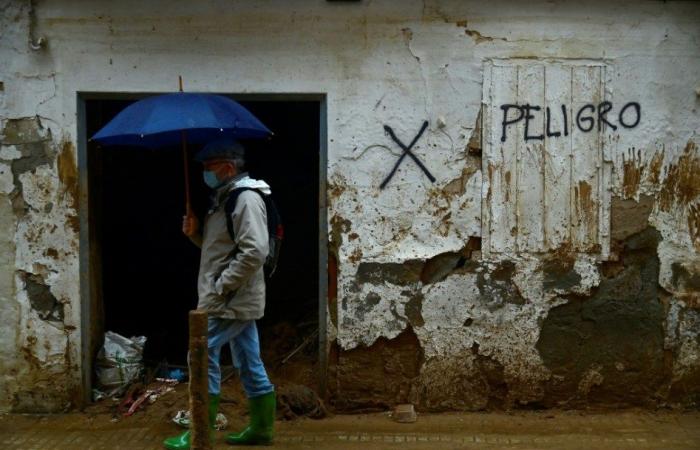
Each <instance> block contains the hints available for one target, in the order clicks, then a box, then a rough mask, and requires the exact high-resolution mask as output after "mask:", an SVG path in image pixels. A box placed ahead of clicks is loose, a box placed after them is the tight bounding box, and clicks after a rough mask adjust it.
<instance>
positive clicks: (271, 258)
mask: <svg viewBox="0 0 700 450" xmlns="http://www.w3.org/2000/svg"><path fill="white" fill-rule="evenodd" d="M243 191H254V192H257V193H258V194H259V195H260V196H261V197H262V199H263V202H265V209H266V210H267V234H268V236H269V237H270V241H269V244H270V253H268V254H267V258H266V259H265V263H264V264H263V269H264V271H265V275H266V276H267V277H271V276H272V275H273V274H274V273H275V269H277V261H278V260H279V257H280V248H281V247H282V239H284V226H283V225H282V217H281V216H280V214H279V211H278V210H277V206H276V205H275V202H274V201H273V200H272V196H271V195H267V194H263V193H262V192H261V191H260V190H259V189H255V188H245V187H244V188H237V189H233V190H232V191H231V192H230V193H229V196H228V199H227V200H226V205H225V206H224V211H225V212H226V228H227V229H228V234H229V235H230V236H231V240H234V241H235V239H234V233H233V221H232V220H231V214H233V210H234V209H235V208H236V201H238V196H239V195H241V192H243Z"/></svg>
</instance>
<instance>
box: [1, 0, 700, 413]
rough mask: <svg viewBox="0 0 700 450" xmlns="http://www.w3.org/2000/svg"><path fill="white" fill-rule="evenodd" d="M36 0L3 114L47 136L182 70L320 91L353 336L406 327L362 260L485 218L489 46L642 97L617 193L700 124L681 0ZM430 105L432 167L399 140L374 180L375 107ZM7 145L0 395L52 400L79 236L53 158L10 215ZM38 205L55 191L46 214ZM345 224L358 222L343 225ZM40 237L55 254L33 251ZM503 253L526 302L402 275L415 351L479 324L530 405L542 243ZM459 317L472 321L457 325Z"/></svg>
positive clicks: (677, 213) (16, 22)
mask: <svg viewBox="0 0 700 450" xmlns="http://www.w3.org/2000/svg"><path fill="white" fill-rule="evenodd" d="M38 3H39V4H38V6H37V9H36V27H35V28H34V29H33V30H31V31H30V19H29V16H30V15H29V11H28V6H27V4H26V2H13V1H6V2H4V6H3V7H1V8H0V12H2V17H1V18H0V81H2V82H3V85H4V90H2V91H0V117H1V118H2V121H3V123H2V127H0V128H3V127H4V126H5V124H6V123H7V122H6V121H7V120H10V119H17V118H25V117H39V119H40V121H41V124H42V126H43V127H44V132H45V133H50V139H51V142H52V145H53V146H54V147H55V150H56V152H60V151H61V149H62V148H64V147H65V146H64V143H65V142H68V143H72V144H73V145H74V146H75V145H76V143H77V139H78V136H77V127H78V125H77V123H76V105H77V102H76V98H77V93H78V92H160V91H173V90H175V89H176V88H177V76H178V75H182V77H183V79H184V80H185V89H186V90H188V91H202V92H230V93H247V92H251V93H253V92H254V93H309V92H314V93H318V92H322V93H326V94H327V96H328V97H327V98H328V104H327V108H328V109H327V112H328V151H329V155H328V156H329V167H328V173H329V183H330V187H331V188H332V189H333V190H335V191H337V192H340V194H339V195H331V198H330V210H329V218H333V217H336V220H337V219H338V218H342V219H347V220H350V221H351V225H350V227H349V228H347V229H344V230H343V231H342V238H343V245H342V246H341V247H340V249H339V255H338V256H339V261H340V267H339V283H338V285H339V292H338V295H339V302H338V304H339V310H338V323H339V324H340V326H339V328H338V329H337V330H333V333H334V334H335V333H337V338H338V343H339V344H340V346H341V348H343V349H351V348H354V347H356V346H358V345H370V344H372V343H373V342H374V341H375V340H376V339H377V338H378V337H380V336H384V337H387V338H392V337H395V336H396V335H398V334H399V333H400V332H401V331H402V330H403V329H405V328H406V327H407V326H408V325H407V324H408V321H407V320H406V318H405V317H404V309H403V308H404V304H405V302H406V297H405V296H402V295H401V294H400V291H401V290H402V288H400V287H397V286H394V285H392V284H391V283H381V284H376V285H370V284H368V283H366V284H364V285H363V286H362V287H361V292H360V293H359V294H356V293H353V292H352V289H351V288H352V284H353V282H354V281H353V280H354V278H355V273H356V271H357V267H358V264H359V263H360V262H402V261H405V260H409V259H424V258H430V257H432V256H434V255H436V254H439V253H443V252H448V251H458V250H459V249H461V248H462V247H463V246H464V244H465V242H466V240H467V239H468V237H469V236H477V237H481V236H482V226H481V225H482V224H481V220H482V208H483V207H484V204H483V202H482V198H483V197H485V195H486V190H487V189H488V183H485V181H487V180H488V179H489V178H487V177H485V176H484V175H483V174H482V171H481V167H480V165H476V166H474V167H472V166H473V163H472V162H469V161H470V160H469V158H468V157H467V152H466V150H465V147H466V145H467V142H468V141H469V139H470V137H471V135H472V133H473V132H474V131H475V130H474V127H475V123H476V119H477V114H478V112H479V110H480V109H481V107H482V101H484V102H487V104H486V106H488V102H489V99H488V98H483V97H482V92H483V85H482V82H483V79H484V72H483V68H484V66H485V64H487V61H489V60H496V59H497V60H509V59H518V60H523V59H527V60H538V61H539V60H542V61H545V60H571V59H580V60H587V61H596V62H600V63H601V64H605V67H606V68H607V69H606V70H607V72H606V74H607V75H606V76H607V78H606V82H605V90H606V92H609V93H610V95H612V96H613V98H614V99H615V101H617V99H623V100H627V101H638V102H639V103H640V105H641V107H642V110H643V114H644V115H643V120H642V123H641V124H640V126H639V127H638V128H635V129H633V130H626V132H625V133H620V134H619V135H618V137H617V138H616V139H615V143H614V146H611V147H610V149H609V151H610V154H609V161H610V164H611V167H610V169H611V171H610V174H611V179H610V181H609V182H610V185H609V188H610V191H611V193H612V195H616V194H620V193H621V192H622V190H623V172H624V171H623V168H624V161H625V160H629V157H628V154H629V151H630V150H629V149H630V148H632V147H634V148H635V149H637V150H638V151H639V152H640V153H639V157H638V159H639V161H638V164H637V166H638V167H641V166H644V164H647V165H648V162H649V161H650V160H651V158H652V157H653V155H654V154H655V153H656V152H658V151H660V149H663V156H662V158H663V166H664V167H666V166H668V165H669V164H672V163H673V162H675V161H676V160H677V159H678V157H679V155H681V154H682V151H683V149H684V148H685V147H686V144H687V143H688V142H689V141H693V142H697V140H698V136H697V133H698V128H699V124H700V112H698V106H700V100H699V97H698V89H700V75H698V74H700V47H699V42H700V27H698V26H697V24H698V23H700V8H699V7H698V5H697V4H695V3H693V2H660V1H600V2H597V1H591V2H567V1H546V2H545V1H540V2H518V1H493V2H478V1H458V0H441V1H437V0H424V1H418V0H401V1H399V0H393V1H381V2H380V1H362V2H358V3H354V2H349V3H342V2H339V3H328V2H325V1H322V0H304V1H295V2H289V1H284V0H265V1H256V2H250V1H243V0H228V1H223V0H219V1H206V2H185V1H167V2H166V1H162V2H155V1H153V2H143V1H131V0H126V1H119V2H106V1H105V2H100V1H87V0H84V1H78V0H73V1H71V0H62V1H52V2H38ZM30 34H33V37H34V38H35V39H36V38H38V37H39V36H42V37H45V39H46V46H45V48H43V49H40V50H36V51H35V50H32V49H30V46H29V39H30ZM424 120H427V121H428V122H429V128H428V130H427V131H426V133H425V134H424V135H423V137H422V138H421V140H420V141H419V142H418V143H417V144H416V146H415V147H414V151H415V154H416V155H417V156H418V157H419V158H420V159H421V160H422V161H424V163H425V165H426V166H427V168H428V169H429V170H430V172H431V173H432V174H434V175H435V177H436V179H437V180H436V182H435V183H434V184H433V183H430V182H429V180H428V179H427V177H426V176H425V175H424V174H423V173H422V172H421V171H420V169H419V168H418V167H417V166H416V164H414V163H413V162H412V161H410V160H409V159H408V158H407V159H406V160H405V161H404V162H403V164H402V165H401V167H400V169H399V171H398V173H397V174H396V176H395V177H394V178H393V180H392V181H391V182H390V183H389V185H388V186H387V188H386V189H384V190H380V189H379V185H380V183H381V182H382V181H383V179H384V177H385V176H386V175H387V174H388V173H389V171H390V170H391V167H392V166H393V165H394V163H395V161H396V159H397V155H398V154H399V149H398V148H397V147H396V145H395V144H394V143H393V142H392V141H391V139H390V138H389V137H388V136H387V135H385V132H384V130H383V128H382V127H383V125H389V126H391V127H392V128H393V129H394V130H395V132H396V134H397V136H398V137H399V138H400V139H401V140H402V141H403V142H405V143H408V142H410V140H411V139H412V138H413V136H414V135H415V134H416V133H417V131H418V129H419V128H420V126H421V123H422V122H423V121H424ZM440 123H444V127H441V126H440ZM486 132H487V133H489V132H490V130H486ZM53 157H54V158H56V156H55V155H54V156H53ZM12 159H13V156H12V148H10V147H9V146H3V147H2V153H0V210H1V211H2V214H0V224H1V225H0V246H2V256H0V264H1V267H2V271H1V273H0V302H1V303H0V311H2V315H1V317H2V319H1V320H2V327H1V331H0V356H1V357H2V360H3V365H2V367H0V410H7V409H11V408H12V407H13V402H15V400H13V399H16V396H17V395H22V392H26V391H29V390H31V391H34V392H35V398H36V401H37V403H39V402H41V401H46V402H48V403H47V404H50V406H51V408H53V409H57V408H60V407H61V406H62V403H64V402H65V401H67V400H68V399H69V398H70V396H71V394H70V392H71V389H73V388H74V387H75V386H78V385H79V383H80V381H79V380H80V367H79V364H78V363H77V362H78V361H80V298H79V268H78V248H79V247H78V245H79V243H78V238H77V235H76V234H75V233H74V232H73V231H72V229H71V228H70V227H68V226H66V223H67V218H69V217H74V216H75V215H76V211H75V210H74V209H73V208H72V207H71V204H70V201H69V199H68V198H67V197H66V195H65V192H63V190H62V187H61V185H60V182H59V179H58V176H57V167H56V164H55V163H50V164H45V165H42V166H40V167H38V168H36V170H34V171H33V172H31V173H25V174H23V175H22V176H21V177H20V182H21V184H22V187H23V194H22V195H23V197H24V201H25V202H26V203H27V204H28V205H29V210H28V213H27V214H26V215H24V216H22V217H17V216H15V215H14V213H11V211H12V209H11V206H10V195H11V194H12V191H13V190H14V186H13V185H12V183H10V181H8V180H9V178H8V177H9V175H8V170H9V169H8V167H9V164H10V162H11V160H12ZM465 168H467V169H470V170H467V175H468V176H465V179H464V182H463V183H462V184H463V192H462V190H461V189H458V190H457V193H456V194H455V193H452V194H449V195H448V194H445V193H444V191H443V188H445V187H446V186H448V185H450V182H453V181H454V180H458V179H459V178H460V177H461V176H462V174H463V171H464V170H465ZM472 169H473V170H472ZM663 173H664V172H663V170H662V174H663ZM661 178H662V180H663V175H662V177H661ZM662 180H653V179H651V180H650V179H649V177H647V178H643V179H642V182H641V183H640V185H639V188H638V189H634V192H632V197H636V196H637V195H639V193H650V194H655V193H656V192H658V191H659V189H661V183H662ZM459 183H460V182H459V181H458V184H459ZM451 186H454V184H452V185H451ZM606 188H607V186H606ZM47 202H51V203H52V204H53V208H52V209H51V212H50V213H48V214H46V213H44V212H43V211H44V207H45V206H46V204H47ZM695 211H697V210H695ZM689 214H691V215H692V214H697V212H695V213H693V210H692V208H690V207H688V206H687V205H685V204H679V203H677V202H676V203H673V205H672V206H671V207H670V208H667V210H661V209H660V208H656V209H655V211H654V213H653V214H652V217H651V219H650V220H651V221H652V223H653V224H654V225H655V226H656V227H657V228H658V229H659V231H660V232H661V233H662V235H663V238H664V240H663V243H662V245H661V246H660V249H659V255H660V258H661V264H662V274H661V283H662V285H663V286H664V287H665V288H666V289H667V290H668V291H669V292H670V293H671V294H672V300H671V302H673V304H674V308H675V309H674V310H673V311H676V312H677V311H680V310H684V309H685V303H683V302H684V300H683V299H684V298H685V299H686V300H685V301H688V298H689V297H688V295H690V298H691V301H692V299H693V298H695V297H694V295H695V294H696V293H694V292H691V293H688V292H681V291H682V288H681V287H679V286H675V285H674V284H673V282H672V281H671V278H672V277H671V275H670V270H671V269H670V267H671V265H672V263H673V262H675V261H684V262H688V263H689V264H691V265H692V264H695V265H696V266H697V265H700V260H699V259H698V256H697V251H698V249H700V241H699V239H700V238H699V237H698V234H697V231H695V232H694V234H693V230H690V231H689V226H688V223H689V220H688V215H689ZM353 233H356V234H357V238H356V239H350V238H349V236H350V235H351V234H353ZM47 248H53V249H56V250H57V251H58V252H59V254H60V255H61V257H60V258H51V257H48V256H45V250H46V249H47ZM473 256H474V258H478V255H473ZM502 258H510V259H512V260H514V261H516V262H517V273H516V276H515V278H516V279H515V281H516V284H517V286H518V288H519V290H520V292H521V293H522V295H523V297H525V298H526V299H527V304H526V305H523V306H517V305H510V304H508V305H506V306H504V307H502V308H496V309H494V308H486V307H484V305H483V302H482V301H481V300H479V298H478V297H479V292H478V290H477V289H476V287H475V278H474V277H475V275H473V274H471V275H459V274H457V275H451V276H449V277H447V278H446V279H445V280H444V281H441V282H439V283H436V284H433V285H429V286H419V285H416V286H414V289H416V290H418V291H422V292H423V294H424V297H425V301H424V303H423V306H422V315H423V318H424V320H425V324H424V325H423V326H421V327H415V332H416V334H417V335H418V337H419V339H420V342H421V345H423V347H424V349H425V352H426V356H427V357H449V355H451V354H455V353H458V352H460V351H463V349H465V348H469V347H471V346H472V344H473V343H474V342H478V343H479V344H480V346H481V347H480V351H481V352H483V353H484V354H485V355H488V356H491V357H492V358H495V359H496V360H498V361H499V362H500V363H501V364H503V366H504V367H505V373H506V378H507V379H508V380H513V382H514V385H520V386H522V392H520V393H519V394H514V395H516V396H519V398H521V399H522V400H524V401H527V400H529V399H533V398H537V396H538V395H539V394H538V391H537V389H536V388H532V389H531V388H530V387H528V386H536V385H537V383H538V382H539V381H540V380H542V379H545V378H546V377H547V376H548V373H547V370H546V368H545V367H544V366H543V365H542V361H541V359H540V357H539V355H538V353H537V350H536V349H535V343H536V341H537V339H538V336H539V322H540V321H541V319H542V318H543V317H545V316H546V315H547V312H548V310H549V309H550V308H552V307H553V306H554V305H557V304H560V303H562V302H563V300H561V299H560V298H558V297H557V295H556V293H546V292H544V290H543V288H542V275H541V273H540V272H539V266H538V264H539V262H538V261H539V260H538V257H537V255H532V254H528V253H520V254H515V253H514V252H512V251H506V252H505V253H504V254H499V255H498V256H497V257H496V260H497V259H502ZM489 264H490V262H489V261H482V265H483V267H484V269H482V270H485V271H486V272H488V270H489V269H488V267H489ZM18 270H22V271H26V272H29V273H36V274H40V275H41V276H42V277H44V279H45V280H46V282H47V284H48V285H49V286H50V287H51V291H52V293H53V294H54V295H55V296H56V297H57V298H58V299H59V300H60V301H62V302H64V303H65V305H66V315H65V326H64V327H57V326H55V325H50V324H48V323H47V322H46V321H44V320H42V319H40V318H39V317H38V316H37V315H36V313H35V312H34V311H33V310H32V309H31V308H30V306H29V304H28V302H27V298H26V292H25V290H24V285H23V282H22V280H21V279H20V278H19V277H18V276H17V275H15V276H10V275H11V274H16V273H17V272H16V271H18ZM576 270H577V271H578V272H579V273H580V274H581V276H582V282H581V286H579V287H578V288H577V289H579V290H581V291H586V290H588V289H590V287H592V286H594V285H596V284H597V283H598V282H599V281H598V280H599V275H598V269H597V268H596V267H595V263H594V261H593V262H592V261H591V257H589V256H587V255H582V256H580V257H579V261H578V262H577V265H576ZM487 278H488V275H487ZM370 290H371V291H372V292H375V293H378V294H379V295H380V297H381V302H380V303H379V304H378V305H376V306H375V307H374V308H373V309H372V310H371V311H370V312H369V313H367V314H366V315H365V316H364V319H363V320H359V319H358V316H357V314H356V309H357V308H358V307H359V306H360V305H361V299H363V298H364V295H363V294H365V295H366V293H367V292H369V291H370ZM342 298H345V302H343V303H344V304H345V305H346V309H343V307H342V306H341V302H340V299H342ZM467 316H468V317H472V318H474V319H475V325H474V326H472V327H469V328H464V327H462V326H461V323H462V322H463V321H464V318H465V317H467ZM477 319H479V320H477ZM684 323H686V324H687V323H689V322H687V321H686V322H684ZM438 327H439V329H438ZM674 332H675V331H674ZM684 333H685V336H686V338H684V339H680V338H678V339H675V340H674V339H671V341H670V343H669V345H670V346H683V351H682V354H683V355H685V356H683V358H685V359H683V360H682V361H681V362H679V363H678V370H679V371H682V370H686V369H687V368H688V367H690V368H693V367H697V365H698V364H700V363H698V360H697V358H698V344H697V340H693V339H691V338H687V336H688V335H690V336H695V335H697V333H698V330H697V328H693V327H692V326H686V328H684ZM688 333H690V334H688ZM22 349H25V350H22ZM27 354H29V355H31V356H27ZM426 370H427V369H426ZM516 380H520V383H516V382H515V381H516ZM528 389H531V391H528ZM36 407H37V408H38V409H41V408H42V405H40V404H37V405H36Z"/></svg>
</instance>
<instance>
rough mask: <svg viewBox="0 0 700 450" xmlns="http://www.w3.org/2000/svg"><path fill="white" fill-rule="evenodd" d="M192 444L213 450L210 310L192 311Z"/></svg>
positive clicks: (195, 447)
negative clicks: (211, 431) (210, 390)
mask: <svg viewBox="0 0 700 450" xmlns="http://www.w3.org/2000/svg"><path fill="white" fill-rule="evenodd" d="M189 359H190V361H189V366H190V411H191V418H190V431H191V433H192V434H191V436H190V437H191V440H190V443H191V445H190V448H191V449H192V450H210V449H211V443H210V442H209V411H208V406H209V380H208V376H207V373H208V371H207V368H208V364H209V363H208V361H209V360H208V356H207V312H206V311H200V310H195V311H190V353H189Z"/></svg>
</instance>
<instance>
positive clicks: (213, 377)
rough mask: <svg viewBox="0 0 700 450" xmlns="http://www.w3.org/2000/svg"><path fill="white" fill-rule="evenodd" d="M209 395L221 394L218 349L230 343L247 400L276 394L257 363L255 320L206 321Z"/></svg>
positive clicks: (258, 358) (258, 348)
mask: <svg viewBox="0 0 700 450" xmlns="http://www.w3.org/2000/svg"><path fill="white" fill-rule="evenodd" d="M208 331H209V332H208V337H207V343H208V346H209V393H210V394H213V395H219V394H220V393H221V365H220V363H219V361H220V357H221V347H223V346H224V345H225V344H228V343H229V342H230V344H231V355H232V356H233V363H234V366H235V367H236V368H238V373H239V375H240V378H241V383H243V389H244V390H245V393H246V395H247V396H248V398H252V397H258V396H260V395H265V394H268V393H270V392H272V391H274V390H275V387H274V386H273V385H272V383H270V380H269V379H268V378H267V372H265V366H264V365H263V362H262V359H260V341H259V340H258V328H257V327H256V326H255V321H254V320H232V319H216V318H210V319H209V330H208Z"/></svg>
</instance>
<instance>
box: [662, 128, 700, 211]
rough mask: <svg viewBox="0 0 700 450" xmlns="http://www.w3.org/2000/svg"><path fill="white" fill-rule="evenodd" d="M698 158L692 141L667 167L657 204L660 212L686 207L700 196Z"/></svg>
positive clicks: (699, 162) (699, 159) (699, 161)
mask: <svg viewBox="0 0 700 450" xmlns="http://www.w3.org/2000/svg"><path fill="white" fill-rule="evenodd" d="M699 174H700V158H698V154H697V145H696V144H695V142H693V141H688V144H687V145H686V146H685V148H684V149H683V154H682V155H681V156H680V157H679V158H678V162H676V163H674V164H671V165H669V166H668V168H667V170H666V176H665V177H664V181H663V183H662V186H661V191H660V192H659V197H658V203H659V208H660V209H661V210H662V211H670V210H672V209H673V208H674V206H687V205H689V204H690V203H692V202H693V201H694V200H695V199H696V198H697V197H698V196H700V176H699Z"/></svg>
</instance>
